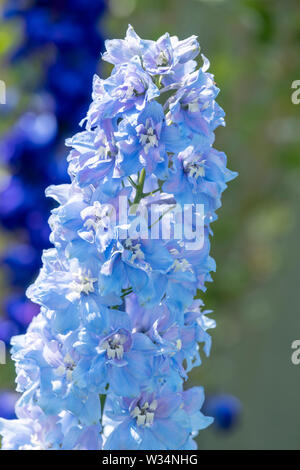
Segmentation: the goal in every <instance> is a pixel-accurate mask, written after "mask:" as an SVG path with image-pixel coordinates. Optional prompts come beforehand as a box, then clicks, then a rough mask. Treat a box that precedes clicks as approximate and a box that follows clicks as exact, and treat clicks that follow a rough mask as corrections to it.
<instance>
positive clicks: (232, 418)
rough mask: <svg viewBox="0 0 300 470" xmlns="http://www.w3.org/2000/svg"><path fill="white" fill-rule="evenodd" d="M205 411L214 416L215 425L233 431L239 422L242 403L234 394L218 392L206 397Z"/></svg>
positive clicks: (220, 428)
mask: <svg viewBox="0 0 300 470" xmlns="http://www.w3.org/2000/svg"><path fill="white" fill-rule="evenodd" d="M203 409H204V412H205V413H208V414H209V415H210V416H212V417H213V418H214V427H215V428H216V429H219V430H223V431H231V430H232V429H234V428H235V426H236V425H237V424H238V422H239V419H240V416H241V412H242V405H241V402H240V401H239V400H238V398H236V397H235V396H233V395H226V394H216V395H211V396H208V397H207V398H206V401H205V405H204V408H203Z"/></svg>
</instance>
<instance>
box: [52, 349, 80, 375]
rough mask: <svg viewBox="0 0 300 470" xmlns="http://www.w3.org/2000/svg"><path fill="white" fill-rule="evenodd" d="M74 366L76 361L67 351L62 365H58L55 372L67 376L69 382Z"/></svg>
mask: <svg viewBox="0 0 300 470" xmlns="http://www.w3.org/2000/svg"><path fill="white" fill-rule="evenodd" d="M75 366H76V363H75V362H74V360H73V358H72V357H71V355H70V354H69V353H67V354H66V356H65V357H64V363H63V364H62V365H60V366H59V367H58V368H57V369H56V371H55V372H56V374H57V375H59V376H64V375H65V376H66V378H67V381H68V382H71V380H72V372H73V370H74V368H75Z"/></svg>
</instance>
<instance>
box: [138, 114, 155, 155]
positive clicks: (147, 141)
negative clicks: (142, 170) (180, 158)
mask: <svg viewBox="0 0 300 470" xmlns="http://www.w3.org/2000/svg"><path fill="white" fill-rule="evenodd" d="M147 121H148V120H147ZM146 127H147V133H146V134H141V135H140V143H141V144H142V145H143V146H144V148H145V152H146V153H148V151H149V148H151V147H157V146H158V139H157V136H156V133H155V131H154V129H153V127H151V125H150V124H149V122H146Z"/></svg>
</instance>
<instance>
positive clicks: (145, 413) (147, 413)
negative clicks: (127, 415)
mask: <svg viewBox="0 0 300 470" xmlns="http://www.w3.org/2000/svg"><path fill="white" fill-rule="evenodd" d="M156 408H157V401H156V400H153V402H152V403H151V404H150V405H149V403H148V402H147V401H146V402H145V403H144V405H142V406H136V407H135V408H134V410H133V411H132V413H131V416H132V417H133V418H136V422H137V425H138V426H147V427H149V426H151V425H152V424H153V421H154V415H155V413H154V412H155V410H156Z"/></svg>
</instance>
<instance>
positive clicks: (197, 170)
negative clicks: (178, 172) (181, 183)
mask: <svg viewBox="0 0 300 470" xmlns="http://www.w3.org/2000/svg"><path fill="white" fill-rule="evenodd" d="M204 163H205V161H204V160H203V161H202V162H200V163H196V162H192V163H189V164H188V165H187V171H188V175H189V176H190V177H191V178H195V179H197V178H199V176H201V178H204V176H205V168H204Z"/></svg>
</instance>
